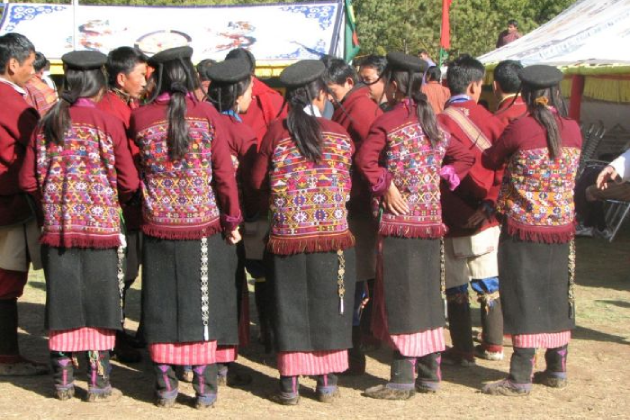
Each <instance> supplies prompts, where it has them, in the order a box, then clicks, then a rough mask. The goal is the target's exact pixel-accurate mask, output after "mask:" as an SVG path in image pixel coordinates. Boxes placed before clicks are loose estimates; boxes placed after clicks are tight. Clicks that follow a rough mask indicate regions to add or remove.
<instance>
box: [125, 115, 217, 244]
mask: <svg viewBox="0 0 630 420" xmlns="http://www.w3.org/2000/svg"><path fill="white" fill-rule="evenodd" d="M187 121H188V134H189V136H190V143H189V144H190V145H189V148H188V153H187V154H186V156H185V157H184V158H183V159H181V160H177V161H172V160H171V159H170V158H169V156H168V145H167V144H166V132H167V127H168V124H167V122H166V121H159V122H157V123H156V124H154V125H152V126H150V127H148V128H146V129H144V130H142V131H140V132H139V133H138V134H137V137H136V142H137V143H138V146H139V147H140V154H141V157H142V162H143V168H144V172H143V174H142V175H143V176H142V193H143V199H144V206H143V214H144V219H145V222H146V224H145V226H143V229H144V230H145V233H147V234H149V235H152V236H158V237H163V238H168V239H200V238H202V237H204V236H208V235H211V234H213V233H216V231H218V230H219V210H218V208H217V205H216V200H215V196H214V191H213V189H212V186H211V183H212V162H211V158H212V141H213V139H214V127H213V126H212V125H211V124H210V123H209V122H208V120H206V119H192V118H187ZM191 227H193V228H194V227H197V228H198V230H197V231H196V232H194V233H192V234H191V233H190V228H191ZM191 235H192V236H191Z"/></svg>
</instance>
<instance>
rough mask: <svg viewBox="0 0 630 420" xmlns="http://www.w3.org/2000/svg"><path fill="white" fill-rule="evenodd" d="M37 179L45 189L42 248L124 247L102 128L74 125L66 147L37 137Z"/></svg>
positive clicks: (108, 141) (108, 139)
mask: <svg viewBox="0 0 630 420" xmlns="http://www.w3.org/2000/svg"><path fill="white" fill-rule="evenodd" d="M36 147H37V178H38V181H39V184H40V185H42V194H43V199H42V202H43V208H44V227H43V234H42V243H45V244H48V245H52V246H59V247H98V248H109V247H112V248H113V247H117V246H118V245H120V239H119V233H120V215H119V210H120V206H119V204H118V190H117V181H116V179H117V178H116V169H115V167H114V164H115V156H114V146H113V141H112V138H111V137H110V136H109V135H108V134H106V133H104V132H103V131H101V130H100V129H99V128H98V127H94V126H91V125H87V124H82V125H79V124H75V125H72V126H71V127H70V130H69V131H68V133H67V135H66V138H65V141H64V143H63V144H62V145H56V144H54V143H52V142H47V141H46V138H45V137H44V135H43V133H40V134H39V135H38V136H37V142H36Z"/></svg>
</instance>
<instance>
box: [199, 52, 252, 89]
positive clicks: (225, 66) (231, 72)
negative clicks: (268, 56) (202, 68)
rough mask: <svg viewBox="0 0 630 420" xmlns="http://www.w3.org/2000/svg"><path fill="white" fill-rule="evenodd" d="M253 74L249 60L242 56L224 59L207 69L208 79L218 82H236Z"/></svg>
mask: <svg viewBox="0 0 630 420" xmlns="http://www.w3.org/2000/svg"><path fill="white" fill-rule="evenodd" d="M251 74H252V72H251V67H250V64H249V62H248V61H246V60H244V59H242V58H233V59H229V60H225V61H222V62H221V63H217V64H215V65H213V66H212V67H210V68H209V69H208V70H207V71H206V75H207V76H208V79H210V80H211V81H213V82H218V83H236V82H239V81H241V80H243V79H246V78H248V77H249V76H251Z"/></svg>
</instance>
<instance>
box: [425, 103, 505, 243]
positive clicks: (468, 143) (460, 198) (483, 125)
mask: <svg viewBox="0 0 630 420" xmlns="http://www.w3.org/2000/svg"><path fill="white" fill-rule="evenodd" d="M449 107H457V108H460V109H461V110H463V111H464V113H465V114H467V116H468V118H469V119H470V120H471V121H472V122H473V123H474V124H475V125H476V126H477V127H478V128H479V129H480V130H481V132H482V133H484V135H485V136H486V138H487V139H488V140H489V141H490V142H491V143H492V144H494V142H495V141H496V140H497V139H498V138H499V136H500V135H501V133H502V132H503V129H504V127H505V126H504V124H503V123H502V122H501V121H500V120H499V119H498V118H496V117H495V116H493V115H492V114H491V113H490V112H488V110H486V109H485V108H484V107H482V106H481V105H478V104H477V103H475V102H474V101H472V100H469V101H466V102H459V103H454V104H450V105H449V106H447V108H449ZM437 118H438V121H439V122H440V123H441V125H442V126H443V127H444V128H445V130H446V131H448V132H449V133H451V136H452V140H451V141H457V142H459V143H460V144H461V145H463V147H464V148H466V149H467V150H468V151H469V152H470V153H472V155H473V156H474V158H475V163H474V165H473V166H472V168H471V169H470V172H469V173H468V176H466V178H464V179H462V180H461V184H460V185H459V187H458V188H457V189H456V190H455V191H450V190H449V189H447V188H442V215H443V218H444V223H446V225H447V226H448V228H449V232H448V236H451V237H457V236H469V235H472V234H474V233H476V232H479V231H482V230H484V229H487V228H489V227H492V226H497V225H498V221H497V220H496V218H494V217H492V218H491V219H490V220H486V221H484V222H483V223H482V224H481V226H479V227H478V228H477V229H466V228H464V225H466V223H467V222H468V219H469V218H470V217H471V216H472V215H473V214H474V213H475V211H477V209H479V208H480V207H481V206H482V204H483V202H484V201H488V204H489V205H492V206H493V205H494V203H495V202H496V199H497V197H498V195H499V187H500V180H501V176H500V174H499V173H496V172H495V171H494V170H491V169H488V168H485V167H484V166H483V165H482V164H481V153H482V150H481V149H480V148H479V147H478V146H477V145H476V144H475V139H470V138H469V137H468V136H467V135H466V134H465V133H464V131H463V130H462V129H461V128H460V127H459V125H458V124H457V123H456V122H455V121H454V120H453V119H452V118H451V117H450V116H448V115H447V114H445V113H442V114H440V115H438V116H437Z"/></svg>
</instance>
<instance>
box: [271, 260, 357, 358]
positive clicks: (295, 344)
mask: <svg viewBox="0 0 630 420" xmlns="http://www.w3.org/2000/svg"><path fill="white" fill-rule="evenodd" d="M343 257H344V259H345V275H344V286H345V294H344V298H343V308H344V311H343V314H341V313H340V299H339V292H338V285H337V279H338V274H339V265H340V261H339V257H338V255H337V253H336V252H321V253H311V254H296V255H290V256H281V255H274V254H268V255H267V257H266V262H267V264H266V267H267V270H268V274H267V281H269V282H270V285H271V288H270V289H271V296H270V298H271V299H272V302H273V307H274V311H273V314H272V320H273V327H274V333H275V338H276V348H277V350H278V351H327V350H344V349H348V348H350V347H352V309H353V308H352V305H353V302H354V288H355V283H356V274H355V273H356V267H355V264H356V262H355V253H354V249H352V248H351V249H346V250H344V251H343Z"/></svg>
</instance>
